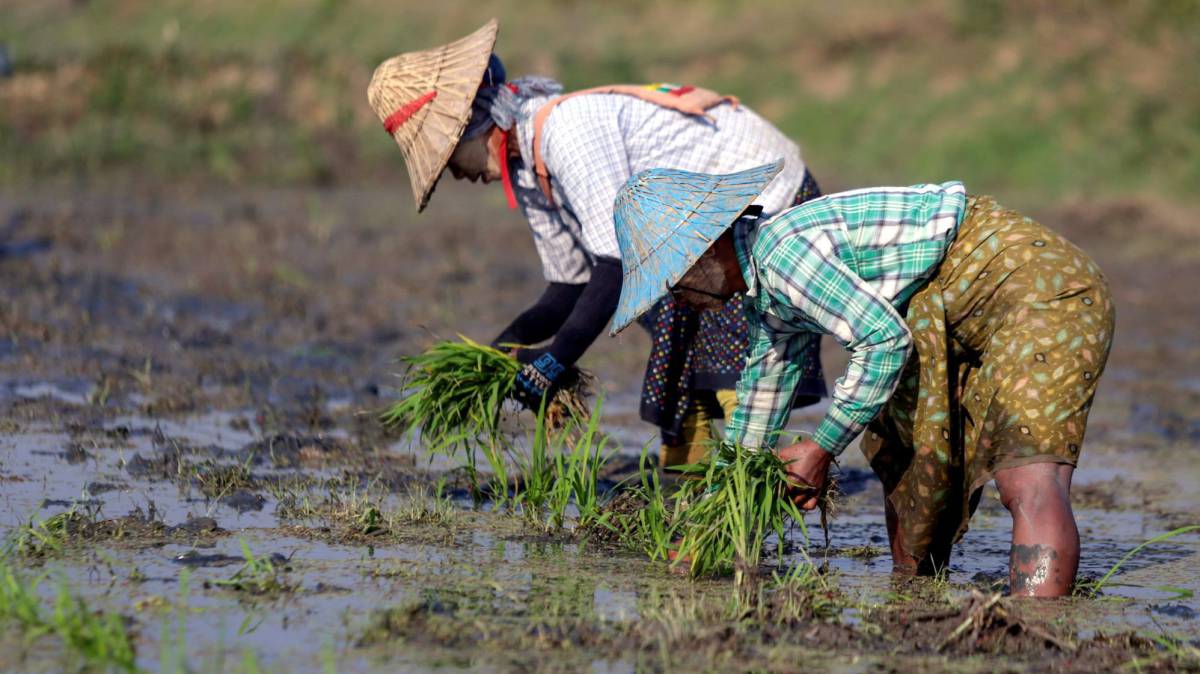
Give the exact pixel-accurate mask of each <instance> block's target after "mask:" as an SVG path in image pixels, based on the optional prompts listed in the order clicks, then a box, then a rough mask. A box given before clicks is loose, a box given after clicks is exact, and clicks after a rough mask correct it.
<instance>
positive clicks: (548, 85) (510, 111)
mask: <svg viewBox="0 0 1200 674" xmlns="http://www.w3.org/2000/svg"><path fill="white" fill-rule="evenodd" d="M505 76H506V73H505V71H504V63H503V62H501V61H500V57H498V56H496V55H495V54H492V55H491V58H489V59H488V67H487V70H485V71H484V73H483V81H482V83H480V85H479V91H478V92H477V93H476V94H475V100H474V101H472V102H471V119H470V121H468V122H467V128H466V130H465V131H463V136H462V137H463V140H470V139H472V138H475V137H476V136H479V135H481V134H483V133H486V132H487V131H488V130H489V129H491V128H492V126H493V125H494V126H498V127H500V128H501V129H504V130H505V131H507V130H509V129H511V128H513V126H514V125H515V124H516V123H517V122H520V121H521V120H522V119H524V117H525V115H524V114H522V112H521V108H522V107H523V104H524V103H525V101H527V100H529V99H530V98H535V97H537V96H554V95H556V94H560V93H562V90H563V88H562V85H561V84H559V83H558V82H556V81H554V80H552V79H550V78H548V77H537V76H532V77H522V78H519V79H517V80H514V81H512V82H506V81H505Z"/></svg>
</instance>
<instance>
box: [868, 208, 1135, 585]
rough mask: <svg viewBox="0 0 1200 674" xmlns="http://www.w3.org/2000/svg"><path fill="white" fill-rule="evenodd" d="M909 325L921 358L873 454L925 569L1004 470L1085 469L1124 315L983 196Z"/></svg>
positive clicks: (1097, 276) (1097, 277)
mask: <svg viewBox="0 0 1200 674" xmlns="http://www.w3.org/2000/svg"><path fill="white" fill-rule="evenodd" d="M905 318H906V321H907V323H908V326H909V328H910V329H911V330H912V335H913V343H914V346H915V348H914V351H913V353H912V354H911V356H910V358H909V361H908V363H907V365H906V366H905V369H904V372H903V374H902V376H901V381H900V384H899V386H898V387H897V389H896V392H895V394H894V395H893V396H892V397H891V399H890V400H889V402H888V404H887V405H886V406H885V407H884V410H883V412H882V413H881V414H880V415H879V417H878V418H877V419H876V420H875V421H874V422H873V423H872V424H871V426H870V427H869V429H868V431H867V432H866V433H865V434H864V437H863V443H862V448H863V453H864V454H866V456H867V460H868V461H870V463H871V467H872V468H873V469H874V470H875V472H876V473H877V474H878V475H879V477H880V479H881V480H882V482H883V486H884V494H885V496H886V498H887V500H888V502H889V503H890V505H891V506H892V508H894V510H895V512H896V513H897V514H898V516H899V528H898V531H897V535H898V536H899V537H900V542H901V544H902V545H903V547H904V549H905V551H907V552H908V553H910V554H911V555H913V557H914V558H915V559H916V560H918V561H923V562H926V563H928V560H929V559H930V557H931V556H932V557H940V558H941V559H942V560H944V559H945V558H946V556H947V555H948V554H949V549H950V545H951V544H952V543H953V542H955V541H957V540H958V539H959V538H961V537H962V535H963V534H964V533H966V530H967V522H968V520H969V519H970V517H971V514H972V513H973V512H974V510H975V506H976V504H977V503H978V500H979V495H980V493H981V490H982V488H983V486H984V485H985V484H986V483H987V482H988V480H990V479H991V478H992V477H993V475H994V474H995V472H996V471H998V470H1001V469H1004V468H1013V467H1017V466H1021V465H1025V464H1030V463H1038V462H1051V463H1064V464H1070V465H1072V466H1073V465H1075V464H1076V462H1077V461H1078V460H1079V452H1080V448H1081V446H1082V444H1083V435H1084V428H1085V426H1086V425H1087V417H1088V410H1089V409H1090V408H1091V405H1092V398H1093V396H1094V395H1095V391H1096V383H1097V381H1098V380H1099V378H1100V375H1101V373H1102V372H1103V371H1104V364H1105V361H1106V360H1107V358H1108V351H1109V346H1110V345H1111V343H1112V336H1113V306H1112V299H1111V296H1110V294H1109V290H1108V286H1107V284H1106V283H1105V281H1104V277H1103V276H1102V275H1101V273H1100V270H1099V268H1097V266H1096V265H1095V263H1093V262H1092V261H1091V260H1090V259H1089V258H1088V257H1087V255H1085V254H1084V253H1083V252H1082V251H1080V250H1079V249H1078V248H1076V247H1075V246H1074V245H1073V244H1071V243H1070V242H1069V241H1067V240H1066V239H1064V238H1062V237H1060V236H1059V235H1057V234H1055V233H1054V232H1051V231H1050V230H1048V229H1046V228H1045V227H1043V226H1042V225H1040V224H1038V223H1037V222H1034V221H1033V220H1031V219H1029V218H1026V217H1024V216H1022V215H1021V214H1019V213H1017V212H1015V211H1012V210H1009V209H1006V208H1003V207H1002V206H1000V205H998V204H997V203H996V202H995V201H994V200H993V199H992V198H990V197H986V196H977V197H972V198H970V199H969V200H968V202H967V211H966V213H965V214H964V217H963V222H962V224H961V226H960V227H959V231H958V234H957V237H956V239H955V241H954V243H953V244H952V245H951V247H950V249H949V250H948V251H947V252H946V258H945V259H944V260H943V261H942V263H941V265H940V266H939V268H938V273H937V275H936V276H935V277H934V278H933V279H932V280H931V281H930V282H929V283H928V284H926V286H925V287H924V288H922V289H921V290H920V291H919V292H918V293H916V294H915V295H914V296H913V297H912V299H911V300H910V302H909V305H908V307H907V313H906V316H905Z"/></svg>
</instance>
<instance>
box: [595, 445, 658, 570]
mask: <svg viewBox="0 0 1200 674" xmlns="http://www.w3.org/2000/svg"><path fill="white" fill-rule="evenodd" d="M654 464H655V462H654V460H653V459H652V458H650V448H649V445H647V446H645V447H643V448H642V454H641V457H640V459H639V460H638V473H639V480H640V483H639V484H638V485H637V486H636V487H632V488H628V489H625V490H624V491H623V492H622V493H621V494H620V495H619V496H617V497H616V498H615V499H613V500H612V501H610V502H609V504H608V508H609V513H610V516H609V517H608V518H606V519H605V521H604V525H603V526H604V528H605V529H606V530H607V531H608V532H610V533H611V535H612V537H613V538H615V541H616V542H617V543H619V544H620V545H622V546H624V547H625V548H628V549H629V550H633V551H636V552H639V553H643V554H645V555H646V556H647V557H649V558H650V559H651V560H654V561H666V560H667V559H668V558H669V555H670V552H671V547H672V546H671V544H672V527H671V522H672V521H673V518H674V513H673V512H672V510H671V508H670V506H668V504H667V500H668V499H667V495H666V492H665V491H664V489H663V486H662V480H661V479H660V478H659V475H658V470H657V466H655V465H654Z"/></svg>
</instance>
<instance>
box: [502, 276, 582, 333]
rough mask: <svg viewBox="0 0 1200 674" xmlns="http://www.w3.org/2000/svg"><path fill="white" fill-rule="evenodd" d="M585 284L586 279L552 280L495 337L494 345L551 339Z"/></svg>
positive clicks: (572, 307) (577, 299)
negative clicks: (534, 299) (557, 281)
mask: <svg viewBox="0 0 1200 674" xmlns="http://www.w3.org/2000/svg"><path fill="white" fill-rule="evenodd" d="M586 287H587V284H586V283H551V284H550V285H549V286H548V287H547V288H546V292H544V293H542V296H541V297H539V298H538V301H537V302H535V303H534V305H533V306H531V307H529V308H528V309H526V310H525V311H523V312H521V315H519V316H517V317H516V318H515V319H513V322H512V323H509V325H508V327H507V328H504V331H503V332H501V333H500V335H499V336H498V337H496V339H494V340H492V345H493V346H499V345H501V344H518V345H530V344H539V343H541V342H544V341H546V340H547V339H550V338H551V337H553V336H554V333H556V332H558V329H559V328H561V327H562V324H563V321H565V320H567V316H570V315H571V310H572V309H574V308H575V303H576V302H578V301H579V296H580V295H582V294H583V289H584V288H586Z"/></svg>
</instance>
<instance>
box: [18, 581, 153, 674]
mask: <svg viewBox="0 0 1200 674" xmlns="http://www.w3.org/2000/svg"><path fill="white" fill-rule="evenodd" d="M44 579H45V576H39V577H37V578H28V577H25V576H22V575H21V574H20V573H19V572H18V571H16V570H15V569H14V568H13V567H12V566H10V565H9V564H8V562H7V561H0V621H3V622H8V623H11V624H14V625H16V626H17V627H19V628H20V629H21V630H23V631H24V633H25V637H26V639H36V638H38V637H41V636H45V635H52V636H54V637H57V638H58V639H60V640H62V642H63V644H64V645H65V646H66V647H67V649H68V650H69V651H70V652H71V653H72V654H75V655H78V656H79V657H80V658H82V659H83V660H84V661H85V662H86V663H88V664H89V665H91V666H92V667H95V668H97V669H115V670H119V671H123V672H133V671H136V668H135V667H134V647H133V640H132V639H131V637H130V635H129V631H128V627H127V625H126V621H125V619H124V618H122V617H121V616H120V615H117V614H115V613H107V612H103V611H95V610H92V609H91V608H89V607H88V605H87V604H86V603H85V602H84V600H83V599H82V598H81V597H78V596H76V595H74V594H72V592H71V590H70V587H69V586H68V585H67V582H66V580H65V579H64V580H60V581H59V582H58V585H57V587H56V588H55V594H54V598H53V599H52V600H50V602H49V609H50V610H45V609H46V608H47V601H46V600H45V599H44V598H43V597H42V596H41V593H40V591H39V588H40V587H41V585H42V583H43V581H44Z"/></svg>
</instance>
